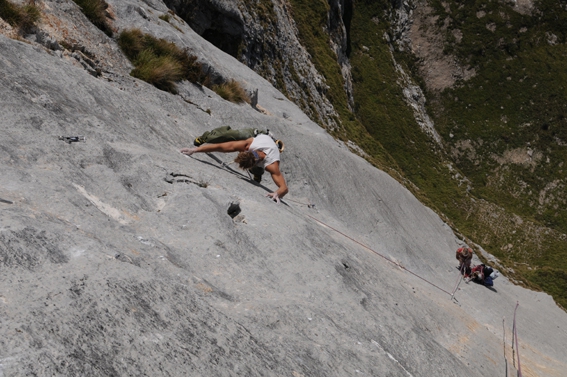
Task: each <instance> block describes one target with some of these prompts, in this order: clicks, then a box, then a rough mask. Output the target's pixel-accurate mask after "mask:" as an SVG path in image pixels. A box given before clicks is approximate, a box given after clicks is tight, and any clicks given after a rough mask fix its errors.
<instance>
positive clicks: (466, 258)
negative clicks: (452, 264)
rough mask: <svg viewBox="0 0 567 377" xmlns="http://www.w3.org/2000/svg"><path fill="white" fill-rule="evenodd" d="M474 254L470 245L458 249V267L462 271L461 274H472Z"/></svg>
mask: <svg viewBox="0 0 567 377" xmlns="http://www.w3.org/2000/svg"><path fill="white" fill-rule="evenodd" d="M472 256H473V251H472V249H471V248H470V247H460V248H458V249H457V252H456V257H457V260H458V261H459V267H458V269H459V270H460V271H461V274H463V275H465V276H466V275H468V274H470V269H471V261H472Z"/></svg>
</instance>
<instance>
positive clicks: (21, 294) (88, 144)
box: [0, 1, 567, 377]
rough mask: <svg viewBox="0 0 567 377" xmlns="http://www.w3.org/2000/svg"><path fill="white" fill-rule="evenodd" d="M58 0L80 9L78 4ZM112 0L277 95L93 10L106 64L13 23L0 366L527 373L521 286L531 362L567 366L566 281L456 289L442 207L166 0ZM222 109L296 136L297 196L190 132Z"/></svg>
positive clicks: (4, 122) (145, 26)
mask: <svg viewBox="0 0 567 377" xmlns="http://www.w3.org/2000/svg"><path fill="white" fill-rule="evenodd" d="M45 3H46V6H48V7H49V9H50V12H51V13H50V14H51V15H52V17H54V18H57V17H59V18H61V23H62V24H63V25H71V24H72V21H71V20H72V19H71V18H65V17H76V13H74V11H63V10H60V9H62V8H59V7H63V6H66V7H69V6H70V5H69V4H67V3H59V2H57V1H53V2H51V1H46V2H45ZM111 8H112V11H113V12H114V14H115V15H116V18H115V21H114V26H115V27H116V28H118V29H119V30H121V29H123V28H130V27H139V28H141V29H142V30H144V31H145V32H148V33H151V34H153V35H155V36H157V37H159V38H167V39H169V40H173V41H175V42H176V43H178V44H179V45H180V46H182V47H188V48H190V49H191V50H192V51H193V52H194V53H195V54H197V55H198V56H199V58H200V60H201V61H203V62H205V63H206V64H208V65H209V66H210V67H213V68H214V69H215V71H216V72H218V73H219V74H220V75H222V76H223V77H227V78H234V79H237V80H239V81H241V82H243V83H244V84H245V85H246V87H247V89H248V90H250V91H252V90H254V89H258V93H259V96H258V105H259V106H261V108H262V109H264V110H265V111H264V112H260V111H257V110H256V109H254V108H252V107H251V106H249V105H235V104H232V103H229V102H226V101H224V100H222V99H221V98H219V97H218V96H217V95H216V94H214V93H213V92H211V91H210V90H208V89H206V88H203V87H199V86H196V85H193V84H190V83H182V84H180V87H179V89H180V94H179V95H172V94H169V93H166V92H162V91H159V90H157V89H155V88H154V87H152V86H150V85H149V84H146V83H144V82H141V81H139V80H136V79H134V78H132V77H129V76H127V75H125V74H123V71H127V69H126V67H127V66H128V65H127V62H124V60H123V59H124V58H123V57H120V53H119V50H118V49H117V47H116V44H115V43H114V41H113V40H111V39H108V38H107V37H106V36H104V34H103V33H102V32H100V31H99V30H97V29H96V28H94V27H89V26H88V25H87V24H84V25H83V26H82V27H83V28H84V29H83V31H84V33H85V34H84V35H83V36H82V37H81V38H82V41H83V42H84V44H85V48H86V49H87V50H88V51H97V52H98V54H99V55H97V56H96V57H95V58H96V59H98V61H99V63H98V64H100V65H101V67H102V69H101V75H100V76H98V77H95V76H93V75H92V73H90V72H89V70H88V69H86V68H85V67H84V66H83V65H82V64H79V63H78V62H77V60H76V59H75V58H73V57H72V56H70V55H67V54H65V53H62V54H57V51H52V50H50V49H48V48H46V47H45V46H42V45H39V44H37V42H32V43H24V42H21V41H16V40H12V39H8V38H6V37H4V36H1V35H0V52H1V53H0V106H1V114H2V115H1V116H0V132H1V135H2V136H1V137H0V161H1V164H0V169H1V174H0V198H1V199H3V200H4V201H2V202H0V210H1V211H2V212H1V217H0V287H1V290H0V376H23V375H38V376H47V375H55V376H78V375H81V376H127V375H132V376H142V375H148V376H157V375H160V376H161V375H163V376H180V375H191V376H283V375H286V376H294V377H297V376H347V375H358V374H361V375H371V376H400V377H402V376H404V377H407V376H414V377H417V376H458V377H461V376H479V377H480V376H486V375H504V374H505V371H506V368H507V370H508V374H509V375H515V374H516V370H515V368H514V365H513V363H512V350H511V348H510V344H511V339H512V337H511V328H512V316H513V314H514V309H515V306H516V302H519V303H520V306H519V308H518V311H517V329H518V335H519V343H520V349H519V352H520V356H521V363H522V369H523V372H524V375H537V376H561V375H563V374H564V371H565V370H567V365H565V361H564V360H566V359H567V358H566V356H567V351H566V350H565V347H564V345H565V344H567V315H566V314H565V312H564V311H562V310H560V309H559V308H558V307H557V306H556V305H555V304H554V302H553V301H552V300H551V298H550V297H549V296H547V295H545V294H542V293H537V292H532V291H529V290H526V289H523V288H521V287H517V286H514V285H513V284H511V283H510V282H509V281H508V280H507V279H506V278H505V277H500V278H498V279H497V280H496V281H495V286H494V289H487V288H485V287H482V286H479V285H476V284H474V283H470V284H465V283H461V284H460V286H459V289H458V290H457V292H456V295H455V300H451V296H450V293H451V292H452V291H453V289H454V288H455V285H456V282H457V278H458V276H459V275H458V272H457V270H456V269H455V265H456V260H455V259H454V251H455V249H456V248H457V247H458V246H459V242H458V240H457V239H456V237H455V235H454V234H453V233H452V231H451V229H450V228H449V227H448V226H447V225H446V224H444V223H443V222H442V221H441V219H440V218H439V217H438V216H437V215H436V214H435V213H433V212H432V211H431V210H429V209H428V208H426V207H424V206H423V205H422V204H420V203H419V202H418V201H417V199H415V198H414V197H413V196H412V195H411V194H410V193H409V192H408V191H407V190H406V189H404V188H403V187H402V186H400V185H399V183H398V182H397V181H395V180H394V179H392V178H391V177H390V176H388V175H387V174H386V173H384V172H382V171H379V170H377V169H375V168H373V167H372V166H370V165H369V164H368V163H367V162H366V161H365V160H363V159H362V158H360V157H358V156H356V155H354V154H352V153H351V152H350V151H349V149H348V148H347V147H346V146H345V145H343V144H341V143H338V142H336V141H335V140H334V139H332V138H331V137H330V136H329V135H328V134H326V133H325V131H323V130H322V129H321V128H319V127H318V126H317V125H315V124H314V123H313V122H311V121H310V120H309V118H308V117H307V116H306V115H305V114H303V113H302V112H301V111H300V110H299V108H298V107H297V106H295V105H294V104H292V103H291V102H289V101H288V100H286V99H285V98H284V96H283V95H282V94H281V93H279V92H278V91H277V90H275V89H274V88H273V87H272V86H271V85H270V84H269V83H268V82H267V81H266V80H264V79H262V78H261V77H260V76H258V75H256V74H255V73H254V72H253V71H252V70H250V69H249V68H247V67H245V66H244V65H242V64H240V63H238V62H237V61H236V60H235V59H233V58H232V57H230V56H228V55H226V54H225V53H223V52H221V51H219V50H218V49H216V48H215V47H213V46H212V45H211V44H209V43H208V42H206V41H205V40H203V39H202V38H201V37H199V36H198V35H197V34H196V33H194V32H193V31H192V30H191V29H190V28H189V27H188V26H187V25H185V24H184V23H183V22H182V21H180V20H179V19H177V18H175V19H174V21H173V22H175V26H176V27H174V26H173V25H172V24H171V23H166V22H164V21H161V20H160V19H159V18H158V17H159V15H161V14H163V12H167V8H166V6H165V5H164V4H163V3H159V2H157V1H154V2H153V3H152V2H134V1H132V2H128V3H125V2H114V3H111ZM72 9H74V8H72ZM139 9H143V10H144V11H143V12H141V11H139ZM67 15H69V16H67ZM143 15H145V17H144V16H143ZM50 30H51V33H48V34H50V35H53V33H54V31H53V30H54V29H50ZM62 34H64V33H63V32H62ZM97 38H98V40H99V41H105V43H104V46H103V45H102V44H99V45H93V46H91V45H88V43H90V42H89V41H96V40H97ZM42 40H47V37H45V38H43V39H42ZM58 40H59V39H58ZM98 43H101V42H98ZM109 51H110V52H109ZM111 57H113V58H111ZM112 59H114V60H112ZM93 61H94V60H93ZM109 63H112V65H113V66H114V67H115V68H114V69H112V68H111V67H110V65H109ZM220 125H230V126H232V127H234V128H240V127H263V128H269V129H270V130H271V131H272V132H274V133H275V134H276V135H277V136H278V137H280V138H281V139H283V140H284V141H285V144H286V150H285V152H284V153H283V154H282V161H281V166H282V170H283V173H284V175H285V178H286V180H287V183H288V185H289V187H290V193H289V195H288V196H286V197H285V198H284V203H282V204H280V205H276V204H274V203H272V202H271V201H270V200H268V199H267V198H266V197H265V194H266V193H267V192H270V191H273V190H274V187H275V185H274V184H273V182H271V180H270V179H269V177H265V179H264V181H263V182H262V184H260V185H257V184H255V183H253V182H252V180H251V179H249V178H248V176H247V174H246V173H245V172H242V171H240V170H238V169H237V168H236V167H235V166H234V165H232V164H230V163H231V161H232V159H233V158H234V155H223V154H218V153H215V154H196V155H194V156H193V157H186V156H184V155H182V154H180V153H179V149H180V148H182V147H186V146H190V145H191V143H192V140H193V138H194V137H195V136H197V135H199V134H200V133H202V132H203V131H205V130H208V129H211V128H214V127H218V126H220ZM79 135H80V136H85V137H86V140H85V142H73V143H70V144H68V143H66V142H65V141H62V140H59V139H58V137H59V136H79ZM10 202H11V203H12V204H9V203H10ZM235 203H238V207H239V209H240V212H239V213H238V214H237V215H235V216H234V217H233V216H232V214H233V213H234V212H233V211H232V212H231V211H229V210H230V209H231V208H233V209H234V204H235ZM312 204H314V205H315V206H314V207H313V206H312ZM229 212H230V213H229ZM363 245H366V246H367V247H364V246H363ZM385 258H388V259H385ZM391 261H395V262H396V263H397V264H394V263H392V262H391ZM476 262H478V261H476ZM402 267H403V268H402ZM407 270H409V271H411V272H412V273H413V274H411V273H409V272H407ZM503 319H504V323H503Z"/></svg>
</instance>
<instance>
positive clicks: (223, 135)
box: [180, 126, 288, 203]
mask: <svg viewBox="0 0 567 377" xmlns="http://www.w3.org/2000/svg"><path fill="white" fill-rule="evenodd" d="M279 143H281V142H279ZM193 144H194V145H195V147H190V148H183V149H181V150H180V152H181V153H183V154H185V155H187V156H191V155H192V154H194V153H207V152H222V153H230V152H239V153H238V156H236V158H235V160H234V161H235V162H236V163H238V165H239V167H240V168H241V169H245V170H249V171H250V173H252V175H253V177H254V181H256V182H258V183H260V181H261V180H262V174H264V170H266V171H268V172H269V173H270V174H271V175H272V179H273V180H274V183H275V184H276V186H278V189H277V190H276V191H274V192H271V193H268V194H267V195H266V196H268V197H269V198H271V199H272V200H273V201H275V202H276V203H279V202H280V199H281V198H283V197H284V195H285V194H287V193H288V189H287V184H286V182H285V178H284V176H283V174H282V172H281V171H280V149H281V148H282V147H283V144H276V142H275V141H274V139H272V137H271V136H270V135H269V132H268V131H262V130H258V129H255V128H244V129H240V130H233V129H231V128H230V126H223V127H218V128H215V129H214V130H212V131H207V132H205V133H204V134H202V135H201V136H199V137H197V138H196V139H195V141H194V142H193ZM203 144H206V145H203ZM282 150H283V149H282Z"/></svg>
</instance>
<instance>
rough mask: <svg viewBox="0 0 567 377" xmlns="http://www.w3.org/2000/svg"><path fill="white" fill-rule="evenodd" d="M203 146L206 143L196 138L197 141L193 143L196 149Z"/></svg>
mask: <svg viewBox="0 0 567 377" xmlns="http://www.w3.org/2000/svg"><path fill="white" fill-rule="evenodd" d="M203 144H205V142H204V141H203V140H201V139H200V138H196V139H195V141H193V145H194V146H196V147H199V146H201V145H203Z"/></svg>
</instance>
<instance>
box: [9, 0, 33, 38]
mask: <svg viewBox="0 0 567 377" xmlns="http://www.w3.org/2000/svg"><path fill="white" fill-rule="evenodd" d="M0 18H2V19H3V20H4V21H6V22H7V23H9V24H10V25H12V26H13V27H16V28H18V29H19V30H20V31H22V32H24V33H26V32H29V31H31V30H32V29H33V27H34V26H35V24H36V23H37V21H39V19H40V18H41V13H40V11H39V8H38V7H37V6H36V5H35V4H34V3H33V1H29V2H28V3H27V4H25V5H23V6H22V5H18V4H14V3H12V2H10V1H8V0H0Z"/></svg>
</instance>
